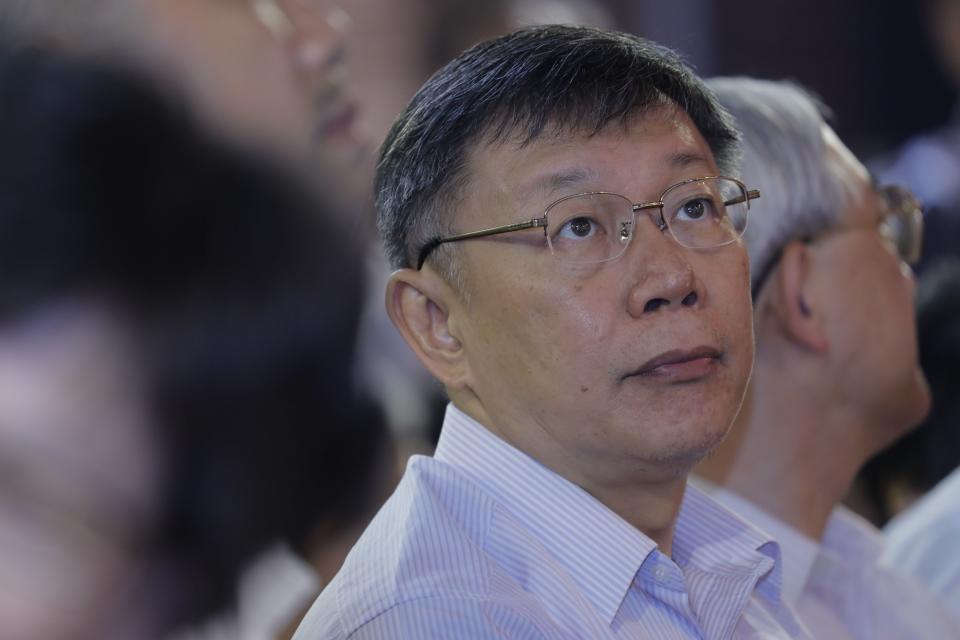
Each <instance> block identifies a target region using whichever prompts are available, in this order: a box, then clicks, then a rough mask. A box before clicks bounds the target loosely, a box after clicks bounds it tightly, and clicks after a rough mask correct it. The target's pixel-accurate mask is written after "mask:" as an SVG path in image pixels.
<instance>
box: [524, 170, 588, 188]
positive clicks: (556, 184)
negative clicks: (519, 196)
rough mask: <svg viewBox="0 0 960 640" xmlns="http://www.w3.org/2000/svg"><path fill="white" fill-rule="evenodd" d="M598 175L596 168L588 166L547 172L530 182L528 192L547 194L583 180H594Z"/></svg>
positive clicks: (581, 182) (580, 182)
mask: <svg viewBox="0 0 960 640" xmlns="http://www.w3.org/2000/svg"><path fill="white" fill-rule="evenodd" d="M598 176H599V174H598V173H597V171H596V169H591V168H589V167H578V168H575V169H568V170H564V171H558V172H555V173H548V174H547V175H545V176H542V177H540V178H538V179H537V180H534V181H533V182H532V183H531V184H530V188H529V190H528V192H530V193H544V192H546V193H548V194H549V193H554V192H556V191H559V190H561V189H565V188H567V187H572V186H576V185H578V184H583V183H584V182H590V181H591V180H596V179H597V178H598Z"/></svg>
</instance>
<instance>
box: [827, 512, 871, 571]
mask: <svg viewBox="0 0 960 640" xmlns="http://www.w3.org/2000/svg"><path fill="white" fill-rule="evenodd" d="M823 551H824V553H826V554H829V555H831V556H834V557H837V558H842V559H843V561H844V562H847V563H856V564H858V565H863V566H867V565H875V564H878V563H879V562H880V556H881V555H882V554H883V534H882V533H881V532H880V530H879V529H877V528H876V527H874V526H873V525H872V524H870V523H869V522H867V521H866V520H864V519H863V518H861V517H860V516H858V515H856V514H855V513H853V512H852V511H850V510H849V509H847V508H846V507H844V506H838V507H836V508H835V509H834V510H833V513H831V514H830V519H829V520H828V521H827V528H826V529H825V530H824V532H823Z"/></svg>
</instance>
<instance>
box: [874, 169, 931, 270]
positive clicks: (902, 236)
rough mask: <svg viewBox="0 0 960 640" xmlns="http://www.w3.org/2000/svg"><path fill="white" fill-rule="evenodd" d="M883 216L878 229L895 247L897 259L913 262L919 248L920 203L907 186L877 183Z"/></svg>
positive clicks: (916, 259)
mask: <svg viewBox="0 0 960 640" xmlns="http://www.w3.org/2000/svg"><path fill="white" fill-rule="evenodd" d="M878 192H879V194H880V202H881V203H882V206H883V218H882V219H881V220H880V233H882V234H883V236H884V237H885V238H887V239H888V240H889V241H890V243H891V244H892V245H893V246H894V247H895V248H896V250H897V255H898V256H899V257H900V259H901V260H903V261H904V262H906V263H907V264H909V265H911V266H913V265H916V264H917V263H918V262H920V256H921V255H922V251H923V207H922V206H921V204H920V201H919V200H917V197H916V196H914V195H913V193H911V192H910V190H909V189H906V188H905V187H901V186H898V185H887V186H884V187H880V189H879V190H878Z"/></svg>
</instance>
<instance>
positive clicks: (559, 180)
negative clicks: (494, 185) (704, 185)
mask: <svg viewBox="0 0 960 640" xmlns="http://www.w3.org/2000/svg"><path fill="white" fill-rule="evenodd" d="M666 163H667V164H668V165H669V166H670V167H671V168H673V169H685V168H687V167H689V166H691V165H695V164H703V165H708V166H709V164H710V161H709V160H707V158H706V157H705V156H703V155H701V154H699V153H685V152H678V153H674V154H672V155H670V156H669V157H668V158H667V160H666ZM599 175H600V174H599V173H598V172H597V170H596V169H593V168H591V167H575V168H572V169H565V170H561V171H556V172H553V173H548V174H546V175H544V176H541V177H540V178H537V179H536V180H534V181H533V182H531V183H530V185H529V187H528V188H527V189H525V190H524V191H525V192H526V193H527V194H529V195H528V197H527V198H524V199H525V200H528V201H529V200H530V199H532V198H534V197H535V196H537V195H542V194H545V195H552V194H554V193H556V192H557V191H560V190H562V189H566V188H568V187H575V186H577V185H580V184H583V183H586V182H596V181H597V180H598V179H599Z"/></svg>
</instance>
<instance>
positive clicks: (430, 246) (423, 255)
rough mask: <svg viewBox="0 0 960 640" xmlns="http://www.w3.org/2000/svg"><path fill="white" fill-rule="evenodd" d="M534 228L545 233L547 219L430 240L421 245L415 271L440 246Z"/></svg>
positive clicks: (535, 219)
mask: <svg viewBox="0 0 960 640" xmlns="http://www.w3.org/2000/svg"><path fill="white" fill-rule="evenodd" d="M536 227H543V232H544V234H546V232H547V219H546V218H545V217H544V218H534V219H532V220H527V221H526V222H516V223H514V224H507V225H503V226H502V227H491V228H489V229H480V230H479V231H470V232H467V233H461V234H458V235H455V236H450V237H448V238H432V239H431V240H430V241H429V242H427V244H425V245H423V249H421V250H420V256H419V257H418V258H417V270H418V271H419V270H420V269H421V268H423V263H424V262H426V260H427V256H429V255H430V254H431V253H432V252H433V250H434V249H436V248H437V247H439V246H440V245H442V244H446V243H448V242H459V241H461V240H471V239H473V238H484V237H486V236H494V235H498V234H501V233H508V232H510V231H519V230H521V229H534V228H536Z"/></svg>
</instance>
